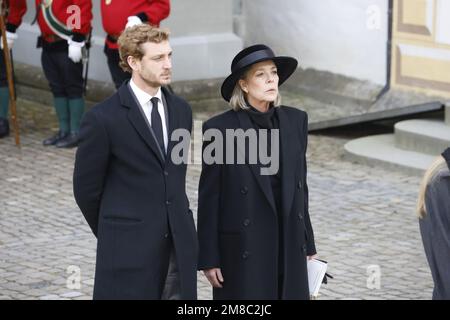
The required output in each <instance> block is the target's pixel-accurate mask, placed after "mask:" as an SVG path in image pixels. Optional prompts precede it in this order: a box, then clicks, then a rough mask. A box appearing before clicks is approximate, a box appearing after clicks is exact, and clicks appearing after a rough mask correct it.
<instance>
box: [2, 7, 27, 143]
mask: <svg viewBox="0 0 450 320" xmlns="http://www.w3.org/2000/svg"><path fill="white" fill-rule="evenodd" d="M3 4H4V5H6V8H7V10H5V11H6V12H7V14H8V16H7V17H6V40H7V42H8V48H9V49H11V48H12V47H13V44H14V41H15V40H17V38H18V36H17V34H16V30H17V28H18V27H19V26H20V24H21V23H22V18H23V16H24V15H25V13H26V11H27V2H26V0H12V1H11V0H6V2H5V1H3ZM5 11H3V12H5ZM0 43H1V44H0V48H1V50H0V139H1V138H3V137H6V136H8V135H9V122H8V109H9V89H8V81H7V78H6V66H5V57H4V55H3V41H2V39H1V36H0Z"/></svg>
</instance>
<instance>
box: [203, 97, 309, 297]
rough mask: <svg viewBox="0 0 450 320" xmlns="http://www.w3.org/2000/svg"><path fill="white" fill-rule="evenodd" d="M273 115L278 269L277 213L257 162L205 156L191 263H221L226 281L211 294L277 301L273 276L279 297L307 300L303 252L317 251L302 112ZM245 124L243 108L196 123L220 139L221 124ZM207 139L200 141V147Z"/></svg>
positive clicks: (205, 265)
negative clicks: (194, 258)
mask: <svg viewBox="0 0 450 320" xmlns="http://www.w3.org/2000/svg"><path fill="white" fill-rule="evenodd" d="M277 113H278V119H279V126H280V142H281V146H280V155H281V166H280V167H281V168H280V169H281V186H282V192H281V194H282V199H281V204H282V212H281V217H282V218H281V221H282V223H283V228H281V229H282V230H283V234H282V237H283V238H282V239H284V241H283V242H284V245H283V248H282V249H283V250H284V254H283V255H282V256H284V261H283V262H284V263H283V264H281V265H284V270H278V266H279V264H278V256H279V252H278V251H279V249H278V248H279V245H278V241H279V235H278V233H279V228H278V221H279V219H278V216H277V211H276V205H275V203H274V197H273V195H272V189H271V184H270V178H269V177H268V176H263V175H261V174H260V165H259V164H249V163H248V161H247V163H246V164H243V165H242V164H241V165H239V164H236V165H229V164H222V165H221V164H206V163H205V162H204V163H203V165H202V173H201V177H200V184H199V199H198V226H197V227H198V235H199V244H200V252H199V266H198V267H199V270H204V269H208V268H214V267H218V268H221V270H222V274H223V276H224V280H225V281H224V283H223V288H222V289H214V290H213V295H214V299H278V297H279V296H278V284H279V283H280V281H279V275H280V274H282V275H283V282H284V286H283V288H284V289H283V291H282V294H281V298H282V299H309V290H308V280H307V269H306V257H307V256H308V255H313V254H315V253H316V249H315V245H314V234H313V229H312V226H311V221H310V217H309V213H308V187H307V181H306V157H305V154H306V146H307V136H308V129H307V127H308V119H307V114H306V113H305V112H303V111H300V110H298V109H294V108H290V107H285V106H281V107H280V108H279V109H278V110H277ZM250 128H253V125H252V123H251V120H250V118H249V116H248V115H247V114H246V111H244V110H240V111H233V110H230V111H228V112H225V113H223V114H221V115H218V116H216V117H214V118H212V119H210V120H208V121H207V122H205V123H204V125H203V131H204V132H205V131H206V130H208V129H217V130H219V131H220V132H222V134H223V135H224V137H225V136H226V130H227V129H243V130H244V131H246V130H248V129H250ZM213 141H214V139H212V141H210V142H208V141H205V142H204V146H203V148H204V150H206V148H207V147H208V146H211V144H212V143H213ZM233 143H234V144H236V142H233ZM223 145H224V146H226V142H224V143H223ZM235 147H236V146H235ZM225 149H226V148H225ZM246 151H247V152H248V150H246ZM236 152H237V151H236ZM224 153H226V150H225V151H224ZM225 158H226V156H225ZM247 160H248V158H247ZM280 271H281V272H280Z"/></svg>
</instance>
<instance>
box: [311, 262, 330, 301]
mask: <svg viewBox="0 0 450 320" xmlns="http://www.w3.org/2000/svg"><path fill="white" fill-rule="evenodd" d="M307 266H308V285H309V294H310V296H312V297H317V295H318V294H319V289H320V285H321V284H322V280H323V277H324V276H325V273H326V272H327V264H326V263H325V262H322V261H319V260H316V259H312V260H308V265H307Z"/></svg>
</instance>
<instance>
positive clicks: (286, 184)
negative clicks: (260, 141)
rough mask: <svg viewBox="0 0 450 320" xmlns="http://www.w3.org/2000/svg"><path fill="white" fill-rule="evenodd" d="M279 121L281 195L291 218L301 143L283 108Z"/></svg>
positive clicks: (286, 213) (279, 114) (284, 207)
mask: <svg viewBox="0 0 450 320" xmlns="http://www.w3.org/2000/svg"><path fill="white" fill-rule="evenodd" d="M277 114H278V120H279V122H280V144H281V146H280V150H281V194H282V196H281V197H282V199H281V203H282V208H283V215H284V216H285V217H287V216H289V213H290V211H291V207H292V201H293V200H294V192H295V188H296V180H295V179H296V173H295V171H294V170H295V169H296V168H297V161H302V160H301V158H300V153H301V142H300V140H299V137H298V131H297V130H296V128H297V127H296V126H295V125H294V124H293V123H292V121H291V120H290V119H289V117H288V115H287V114H286V111H285V110H283V108H279V109H278V110H277Z"/></svg>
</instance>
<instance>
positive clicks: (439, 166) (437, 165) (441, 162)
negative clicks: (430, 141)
mask: <svg viewBox="0 0 450 320" xmlns="http://www.w3.org/2000/svg"><path fill="white" fill-rule="evenodd" d="M445 168H447V162H445V159H444V158H443V157H442V156H440V157H438V158H437V159H436V161H434V162H433V164H432V165H431V166H430V167H429V168H428V170H427V171H426V172H425V175H424V177H423V179H422V183H421V184H420V190H419V198H418V199H417V214H418V216H419V218H421V219H423V218H424V217H425V216H426V214H427V208H426V205H425V193H426V191H427V187H428V185H429V184H430V182H431V180H433V178H434V177H435V176H436V175H437V174H438V173H439V172H440V171H441V170H444V169H445Z"/></svg>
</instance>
